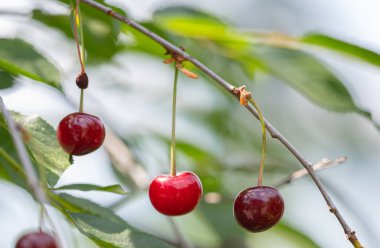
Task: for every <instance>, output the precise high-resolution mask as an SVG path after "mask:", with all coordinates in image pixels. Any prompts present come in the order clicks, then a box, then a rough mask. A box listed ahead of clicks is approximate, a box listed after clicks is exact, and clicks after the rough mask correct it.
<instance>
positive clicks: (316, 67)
mask: <svg viewBox="0 0 380 248" xmlns="http://www.w3.org/2000/svg"><path fill="white" fill-rule="evenodd" d="M253 51H254V52H253V55H254V56H256V57H258V58H259V60H260V61H261V63H262V64H263V66H264V67H265V69H267V70H268V72H269V73H270V74H272V75H275V76H277V77H278V78H280V79H282V80H283V81H284V82H286V83H287V84H289V85H290V86H291V87H293V88H294V89H296V90H297V91H299V92H300V93H302V94H303V95H305V96H306V97H307V98H308V99H310V100H311V101H313V102H314V103H316V104H318V105H320V106H322V107H324V108H326V109H329V110H333V111H338V112H358V113H360V114H363V115H364V116H366V117H370V114H369V113H368V112H366V111H363V110H361V109H359V108H358V107H357V106H356V105H355V103H354V101H353V99H352V97H351V95H350V93H349V92H348V90H347V89H346V87H345V86H344V85H343V83H342V82H341V81H340V80H339V79H338V78H337V77H336V76H335V75H334V74H333V73H332V72H331V71H330V70H329V69H328V68H327V67H326V66H325V65H324V64H322V63H321V62H320V61H319V60H318V59H317V58H315V57H313V56H311V55H309V54H307V53H305V52H302V51H298V50H293V49H287V48H274V47H268V46H256V47H255V48H254V50H253Z"/></svg>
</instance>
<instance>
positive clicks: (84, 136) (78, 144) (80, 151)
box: [57, 113, 105, 156]
mask: <svg viewBox="0 0 380 248" xmlns="http://www.w3.org/2000/svg"><path fill="white" fill-rule="evenodd" d="M104 137H105V129H104V125H103V123H102V121H101V120H100V119H99V118H98V117H96V116H93V115H89V114H86V113H72V114H69V115H68V116H66V117H65V118H63V119H62V120H61V122H60V123H59V124H58V128H57V138H58V142H59V144H60V145H61V147H62V148H63V150H65V151H66V152H67V153H69V154H71V155H77V156H80V155H85V154H88V153H90V152H93V151H95V150H96V149H98V148H99V147H100V146H101V145H102V144H103V141H104Z"/></svg>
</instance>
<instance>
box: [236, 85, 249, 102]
mask: <svg viewBox="0 0 380 248" xmlns="http://www.w3.org/2000/svg"><path fill="white" fill-rule="evenodd" d="M245 88H246V87H245V85H242V86H240V87H237V88H234V89H233V90H232V91H233V93H234V94H235V95H236V96H237V97H239V98H240V104H241V105H243V106H247V105H248V101H249V99H251V98H252V93H251V92H249V91H247V90H246V89H245Z"/></svg>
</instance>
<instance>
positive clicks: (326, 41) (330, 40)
mask: <svg viewBox="0 0 380 248" xmlns="http://www.w3.org/2000/svg"><path fill="white" fill-rule="evenodd" d="M299 41H300V42H303V43H305V44H310V45H315V46H320V47H323V48H327V49H329V50H331V51H335V52H338V53H342V54H345V55H349V56H352V57H354V58H357V59H361V60H363V61H365V62H368V63H369V64H372V65H375V66H380V54H378V53H375V52H374V51H371V50H368V49H366V48H363V47H360V46H358V45H355V44H352V43H349V42H346V41H343V40H339V39H337V38H334V37H331V36H327V35H324V34H318V33H312V34H308V35H306V36H304V37H302V38H301V39H299Z"/></svg>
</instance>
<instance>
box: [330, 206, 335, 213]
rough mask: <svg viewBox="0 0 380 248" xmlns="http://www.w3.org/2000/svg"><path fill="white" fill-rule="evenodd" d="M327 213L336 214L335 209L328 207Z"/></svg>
mask: <svg viewBox="0 0 380 248" xmlns="http://www.w3.org/2000/svg"><path fill="white" fill-rule="evenodd" d="M329 211H330V212H331V213H333V214H335V213H336V208H335V207H330V206H329Z"/></svg>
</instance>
